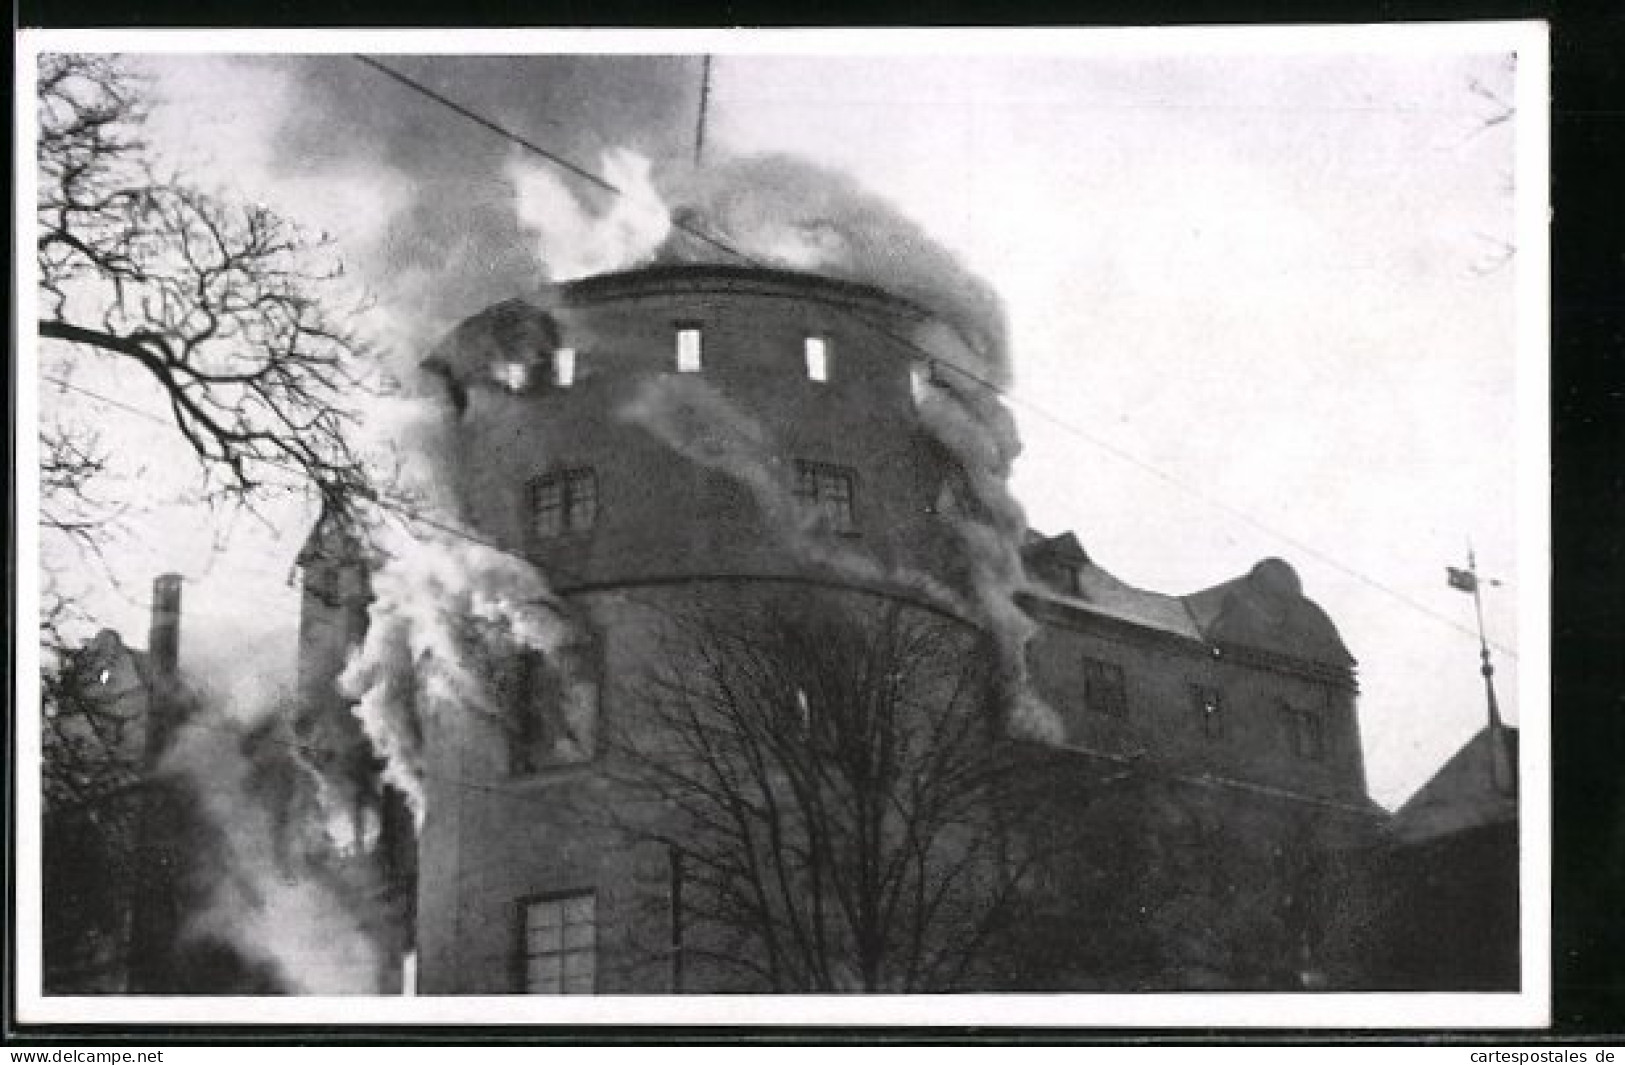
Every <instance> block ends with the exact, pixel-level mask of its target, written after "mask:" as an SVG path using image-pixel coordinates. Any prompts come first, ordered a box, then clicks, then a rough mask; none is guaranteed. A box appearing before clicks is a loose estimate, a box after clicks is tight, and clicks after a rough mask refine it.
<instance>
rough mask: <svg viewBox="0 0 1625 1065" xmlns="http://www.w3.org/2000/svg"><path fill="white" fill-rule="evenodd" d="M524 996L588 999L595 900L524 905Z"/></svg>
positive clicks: (586, 896)
mask: <svg viewBox="0 0 1625 1065" xmlns="http://www.w3.org/2000/svg"><path fill="white" fill-rule="evenodd" d="M524 914H525V927H524V937H525V938H524V943H523V944H522V947H523V949H524V963H525V969H524V974H523V987H524V992H525V994H527V995H590V994H592V993H593V991H594V987H595V984H594V980H595V978H596V961H597V959H596V956H595V955H596V952H597V946H596V941H597V928H598V923H597V899H596V898H595V897H594V896H593V893H592V892H590V891H587V892H582V893H580V894H576V895H564V896H555V897H553V898H542V899H531V900H529V901H527V902H526V903H525V904H524Z"/></svg>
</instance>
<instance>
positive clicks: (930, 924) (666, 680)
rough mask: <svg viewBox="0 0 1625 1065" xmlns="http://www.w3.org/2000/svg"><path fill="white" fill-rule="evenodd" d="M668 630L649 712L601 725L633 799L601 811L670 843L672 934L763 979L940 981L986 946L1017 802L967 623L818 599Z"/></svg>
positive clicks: (630, 829) (928, 986)
mask: <svg viewBox="0 0 1625 1065" xmlns="http://www.w3.org/2000/svg"><path fill="white" fill-rule="evenodd" d="M671 630H672V631H671V632H670V633H669V634H668V637H667V639H666V641H665V646H663V647H662V653H661V654H659V655H656V656H654V657H653V660H654V661H657V662H660V663H663V664H662V665H660V666H657V667H654V669H653V671H652V672H651V673H650V674H648V675H647V677H646V678H645V683H644V699H643V702H644V703H646V704H647V711H648V714H649V717H648V718H646V719H640V720H639V721H638V723H637V724H636V726H635V727H629V728H625V729H622V730H620V731H619V732H611V734H610V735H609V737H608V738H607V740H606V742H607V744H608V748H607V750H608V753H609V754H610V756H611V759H610V764H611V765H612V766H616V767H619V768H617V769H615V770H612V771H613V772H614V773H615V774H616V775H617V777H618V778H619V783H621V784H622V785H623V786H624V787H626V788H627V789H629V790H630V791H631V793H632V794H634V795H636V796H638V797H639V799H640V800H641V801H637V802H633V803H630V804H627V805H625V806H621V805H619V804H611V805H614V806H615V809H612V810H606V811H605V812H604V816H606V817H609V818H613V819H616V827H617V828H618V829H619V830H620V831H621V832H623V833H626V834H627V835H629V836H630V837H631V838H633V839H635V840H636V841H638V842H644V843H649V842H654V843H659V844H661V845H663V846H669V847H673V848H677V849H679V850H680V851H681V852H682V853H683V855H684V857H685V863H684V868H685V869H687V870H688V871H689V881H688V882H687V883H686V884H685V886H684V894H683V899H684V914H683V920H684V924H685V927H687V928H690V929H692V933H693V937H694V938H693V942H692V944H689V943H687V942H685V947H684V949H685V951H688V952H690V953H691V955H692V957H693V958H695V959H704V960H705V961H706V962H707V963H708V964H710V965H712V966H714V967H716V968H717V969H719V970H721V971H724V972H728V971H731V972H734V973H735V974H736V975H739V976H741V977H743V978H745V979H747V980H754V981H756V982H757V984H758V985H760V984H762V983H764V982H765V983H766V984H767V985H768V987H769V988H770V989H771V990H774V991H859V990H863V991H894V992H913V991H931V990H947V989H951V988H952V987H953V986H954V984H955V981H957V980H958V979H960V978H961V977H963V976H964V975H965V974H966V973H968V972H972V971H974V970H975V969H976V967H977V966H978V965H979V964H982V963H984V962H985V961H986V960H987V956H986V954H985V952H984V948H986V947H987V944H988V941H989V940H990V938H991V937H993V936H994V935H995V934H996V932H997V930H998V929H999V928H1000V927H1001V926H1002V925H1003V923H1004V914H1003V911H1005V910H1008V909H1009V907H1010V903H1011V901H1012V900H1013V897H1014V896H1013V894H1012V891H1011V885H1012V876H1013V875H1015V874H1018V873H1019V869H1013V868H1010V867H1007V865H1006V863H1004V862H1002V861H1001V860H1000V855H999V850H1000V848H999V847H998V846H997V845H996V840H997V838H998V837H999V834H1000V833H1001V831H1003V830H1005V829H1007V828H1008V825H1007V824H1006V823H1004V822H1002V821H1001V817H1007V816H1015V811H1016V810H1017V809H1018V807H1019V804H1018V803H1017V802H1015V801H1014V798H1013V797H1014V796H1015V795H1016V792H1017V789H1016V788H1014V786H1013V785H1014V781H1013V769H1014V763H1013V762H1011V761H1010V760H1009V759H1008V758H1007V757H1006V756H1005V754H1006V752H1005V750H1004V748H1003V747H1002V745H1001V744H999V743H998V742H996V739H995V734H994V730H993V729H992V728H991V727H990V725H991V722H993V721H995V720H997V719H998V715H997V713H996V712H995V709H994V707H993V706H992V705H991V702H990V700H991V699H992V698H993V694H992V693H993V689H994V685H993V681H992V671H991V668H990V665H989V659H988V655H987V651H986V648H985V647H984V646H983V642H982V637H981V636H980V634H978V633H977V632H975V631H974V630H972V629H970V628H968V627H966V626H962V625H960V624H959V623H957V622H953V621H950V620H947V619H943V618H940V617H937V616H936V615H932V614H928V613H926V612H924V611H920V610H917V609H912V608H906V607H902V606H898V605H895V604H888V603H884V602H881V601H879V600H874V601H868V600H860V601H854V600H850V599H848V600H841V599H837V598H827V599H826V598H820V597H814V598H813V599H811V600H810V601H809V600H807V599H801V600H798V601H797V603H796V604H795V605H794V607H793V608H791V607H788V606H773V605H769V606H764V607H763V608H762V609H761V610H759V611H742V612H739V613H734V614H730V615H728V616H722V615H719V614H718V613H716V612H714V611H712V612H707V611H699V610H697V611H695V612H694V613H692V614H691V615H683V616H679V617H678V618H677V619H676V620H675V621H674V622H673V623H672V626H671ZM628 809H632V810H637V811H640V813H639V814H637V815H635V816H627V815H625V813H624V811H625V810H628ZM618 811H619V812H618ZM647 811H663V813H660V814H658V815H650V814H648V813H647ZM967 951H970V952H971V953H972V955H973V956H967V954H966V952H967Z"/></svg>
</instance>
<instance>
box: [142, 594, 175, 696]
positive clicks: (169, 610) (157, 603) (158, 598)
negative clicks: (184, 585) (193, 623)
mask: <svg viewBox="0 0 1625 1065" xmlns="http://www.w3.org/2000/svg"><path fill="white" fill-rule="evenodd" d="M147 661H148V662H149V663H150V664H151V666H152V672H153V677H154V678H158V677H162V678H163V679H164V680H165V681H173V680H174V678H175V675H176V674H177V673H179V672H180V664H181V575H180V574H178V573H165V574H164V575H163V576H161V577H157V578H155V579H154V580H153V582H152V628H151V629H150V630H149V631H148V633H147Z"/></svg>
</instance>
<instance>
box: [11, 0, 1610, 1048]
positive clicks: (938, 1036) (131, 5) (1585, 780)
mask: <svg viewBox="0 0 1625 1065" xmlns="http://www.w3.org/2000/svg"><path fill="white" fill-rule="evenodd" d="M539 17H545V20H546V21H545V24H546V25H551V26H588V25H595V26H671V25H679V24H681V25H692V26H733V25H743V26H783V25H789V26H794V25H991V24H995V23H998V24H1008V23H1020V24H1026V25H1049V24H1053V25H1122V24H1148V23H1161V24H1210V23H1220V22H1222V23H1249V22H1263V23H1268V22H1284V23H1328V22H1399V21H1416V20H1426V21H1432V20H1446V19H1448V20H1454V19H1475V20H1476V19H1486V18H1493V19H1529V18H1539V19H1547V20H1549V21H1550V22H1551V25H1552V36H1551V43H1552V95H1553V105H1552V123H1551V131H1552V168H1553V172H1552V205H1553V211H1554V215H1553V254H1552V332H1553V348H1552V376H1551V387H1552V393H1551V404H1552V421H1553V441H1552V443H1553V461H1554V471H1553V492H1552V503H1553V513H1552V522H1553V529H1552V531H1553V554H1554V558H1553V566H1554V572H1553V589H1552V592H1553V624H1552V640H1553V646H1552V662H1553V674H1554V677H1553V703H1552V706H1553V722H1552V724H1553V751H1552V754H1553V767H1552V770H1553V825H1552V842H1553V852H1554V860H1553V870H1552V872H1553V900H1552V901H1553V929H1552V932H1553V956H1552V978H1553V1010H1552V1018H1553V1026H1552V1028H1550V1029H1543V1030H1538V1031H1528V1032H1522V1033H1517V1032H1505V1031H1486V1032H1469V1031H1450V1032H1431V1033H1418V1032H1404V1031H1395V1032H1325V1031H1316V1032H1297V1033H1294V1032H1286V1031H1277V1032H1268V1031H1256V1030H1247V1031H1234V1032H1219V1031H1206V1032H1202V1031H1183V1032H1181V1031H1164V1032H1143V1031H1142V1032H1131V1031H1127V1030H1100V1029H1095V1030H1077V1031H1064V1030H1042V1031H1040V1030H1032V1029H1027V1030H1021V1029H997V1030H995V1029H981V1030H972V1029H951V1028H950V1029H912V1030H910V1029H895V1030H877V1029H854V1030H845V1031H843V1030H839V1029H792V1028H755V1029H734V1030H724V1029H714V1028H705V1029H695V1028H687V1029H664V1030H662V1029H658V1028H642V1029H638V1028H620V1029H609V1030H606V1029H602V1028H597V1029H592V1030H590V1031H588V1030H583V1029H568V1028H553V1029H535V1028H530V1029H486V1028H481V1029H462V1030H458V1029H435V1028H411V1029H406V1028H401V1029H388V1028H381V1027H375V1028H365V1029H356V1028H350V1029H345V1028H340V1027H334V1026H328V1027H320V1028H316V1027H312V1028H301V1029H289V1028H279V1029H263V1028H262V1029H254V1028H251V1027H215V1026H210V1027H207V1028H200V1027H192V1028H186V1027H174V1026H147V1027H143V1028H140V1029H132V1028H116V1027H112V1026H102V1027H90V1028H87V1027H84V1026H75V1027H71V1028H70V1027H67V1026H31V1027H27V1028H23V1027H19V1026H18V1024H17V1021H16V987H15V983H14V981H15V975H16V967H15V963H16V958H15V955H14V953H13V952H12V950H11V944H12V942H13V937H11V936H7V937H6V942H7V944H8V947H7V959H6V960H7V972H6V974H5V979H6V992H7V993H6V1001H5V1034H6V1039H7V1041H8V1042H11V1043H32V1044H39V1045H65V1046H80V1047H83V1046H90V1045H95V1044H98V1043H102V1042H109V1043H111V1042H120V1041H126V1042H127V1041H129V1039H130V1037H131V1036H134V1038H137V1039H139V1040H141V1042H142V1043H144V1044H146V1045H152V1044H160V1045H162V1044H179V1043H191V1042H201V1043H216V1044H218V1043H226V1042H233V1041H251V1042H261V1043H293V1042H323V1043H361V1044H365V1043H377V1044H393V1045H400V1044H406V1043H413V1044H422V1043H430V1044H432V1043H454V1044H466V1043H481V1042H483V1043H501V1042H515V1041H519V1042H525V1043H535V1042H555V1041H556V1042H591V1043H593V1044H597V1045H604V1044H614V1043H651V1042H652V1043H665V1044H670V1043H676V1042H686V1043H694V1042H698V1043H716V1042H719V1041H726V1042H747V1043H782V1042H806V1041H815V1042H837V1043H839V1042H845V1043H857V1044H865V1045H869V1044H874V1043H879V1042H887V1043H903V1044H919V1043H931V1042H947V1043H956V1044H963V1043H966V1042H982V1041H988V1042H999V1043H1058V1042H1062V1043H1114V1042H1131V1041H1132V1042H1144V1041H1147V1040H1148V1039H1150V1040H1154V1041H1155V1042H1158V1043H1164V1044H1170V1043H1172V1044H1178V1043H1190V1042H1197V1043H1211V1042H1216V1041H1223V1042H1237V1041H1239V1042H1258V1043H1268V1042H1291V1043H1295V1044H1302V1043H1305V1042H1316V1043H1349V1042H1357V1043H1358V1042H1377V1043H1414V1042H1429V1043H1434V1042H1440V1041H1444V1042H1451V1043H1484V1044H1488V1045H1493V1046H1512V1045H1523V1044H1534V1043H1549V1042H1561V1043H1564V1044H1575V1043H1581V1042H1603V1043H1611V1044H1618V1043H1620V1042H1625V678H1622V672H1625V670H1622V667H1625V528H1622V523H1621V521H1620V519H1621V516H1622V512H1625V372H1622V371H1625V316H1622V314H1621V310H1622V306H1625V241H1622V240H1621V237H1622V236H1625V173H1622V168H1621V166H1620V163H1621V161H1622V156H1625V92H1622V90H1625V14H1607V13H1600V12H1595V11H1586V10H1584V9H1583V8H1582V7H1581V5H1578V4H1573V5H1571V4H1555V3H1545V4H1533V3H1521V4H1507V3H1501V4H1477V5H1467V4H1459V3H1458V4H1440V3H1433V4H1405V3H1394V2H1389V3H1364V4H1353V3H1344V4H1312V5H1305V4H1301V3H1299V4H1286V3H1274V4H1265V3H1249V4H1236V3H1208V4H1196V3H1184V4H1179V3H1160V2H1159V3H1152V2H1149V0H1142V2H1141V3H1137V4H1136V3H1104V4H1101V3H1096V4H1083V3H1078V2H1074V3H1069V4H1066V5H1060V4H1055V5H1049V6H1044V5H1039V4H1034V3H1031V2H1028V3H1023V4H1020V5H1014V6H1013V5H1012V4H1010V3H1008V2H1007V3H1004V4H1000V5H998V7H997V9H996V12H995V10H994V8H993V5H987V4H982V5H977V4H970V3H966V2H964V0H950V2H942V0H938V2H934V3H931V4H929V5H926V4H923V3H920V4H915V5H912V6H905V5H900V4H896V3H892V4H885V5H882V4H876V3H874V2H873V0H870V2H867V3H864V4H863V5H861V6H860V5H858V4H854V3H851V2H850V0H840V2H835V0H817V2H816V3H815V2H813V0H793V2H778V3H771V4H766V3H744V2H734V3H712V4H709V5H700V4H696V3H685V4H684V5H683V7H682V11H681V13H680V15H679V13H678V12H677V11H676V10H675V5H672V4H663V5H658V6H657V5H654V4H648V3H631V2H628V0H554V2H550V3H548V4H547V5H546V6H545V8H544V7H543V6H542V5H539V4H536V3H533V2H532V3H516V2H510V3H500V2H495V0H474V2H471V0H463V2H460V3H457V4H455V5H453V4H448V3H445V2H443V0H437V2H433V3H430V2H428V0H393V2H389V3H387V4H386V3H383V2H379V0H257V2H255V3H253V4H251V5H245V4H243V3H242V2H240V0H233V2H230V3H227V2H224V0H122V2H117V3H110V2H107V0H72V2H71V3H68V2H64V0H23V2H22V3H21V4H20V6H18V7H16V8H14V9H13V19H14V26H15V27H37V26H45V27H109V28H160V27H252V26H263V27H320V28H327V27H334V28H337V27H346V26H355V27H387V26H469V27H479V26H520V25H537V24H539V23H538V22H537V20H538V18H539ZM679 18H680V19H681V21H680V22H679V21H677V20H678V19H679ZM14 136H15V131H13V137H14ZM13 146H14V148H15V147H17V146H16V145H15V144H14V145H13ZM14 364H15V363H13V365H14ZM8 383H9V385H10V387H11V389H12V391H11V398H12V400H13V402H14V401H15V391H14V390H15V388H16V387H17V382H16V381H15V380H14V379H13V380H9V381H8ZM16 472H17V471H14V473H16ZM28 475H31V474H30V473H28V472H27V471H24V472H23V473H22V474H19V476H28ZM1508 475H1509V476H1510V475H1511V471H1508ZM13 483H15V481H14V482H13ZM8 530H9V531H10V532H11V533H12V536H11V545H10V546H11V551H10V553H9V554H10V559H11V561H12V562H13V564H15V561H16V556H15V550H16V544H15V526H14V525H12V526H8ZM8 606H9V607H10V608H11V609H12V610H13V612H14V611H15V602H14V601H12V600H10V599H9V598H8ZM12 617H13V619H14V618H15V613H13V615H12ZM12 631H13V632H15V631H16V630H15V627H14V626H13V628H12ZM14 691H15V686H14V685H8V692H14ZM14 709H15V708H14ZM17 720H18V718H17V715H16V714H15V713H13V714H11V715H9V718H8V721H9V725H8V731H7V739H8V746H9V744H10V741H11V740H12V739H14V731H13V730H14V728H15V723H16V722H17ZM14 751H15V747H14V746H13V747H11V748H10V750H9V751H8V755H12V754H13V753H14ZM7 777H8V778H10V777H11V774H9V773H8V774H7ZM8 792H9V789H8ZM7 797H8V800H10V799H12V796H10V795H9V793H8V796H7ZM15 827H16V826H15V804H14V802H11V801H8V818H7V829H8V840H9V841H11V842H13V843H14V841H15ZM14 860H15V850H14V847H12V846H8V848H7V871H8V874H9V873H10V871H11V863H12V862H13V861H14ZM6 882H7V885H8V894H9V893H10V892H11V891H12V887H11V885H14V884H15V882H16V881H15V877H13V876H10V875H8V876H7V878H6ZM8 902H9V903H10V905H9V907H8V914H7V918H8V921H14V920H15V914H16V907H15V899H14V898H10V899H8ZM121 1037H122V1038H121Z"/></svg>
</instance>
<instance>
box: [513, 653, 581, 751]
mask: <svg viewBox="0 0 1625 1065" xmlns="http://www.w3.org/2000/svg"><path fill="white" fill-rule="evenodd" d="M511 669H512V683H513V688H512V689H511V695H510V702H509V704H508V705H509V706H510V707H511V708H512V714H513V718H512V720H513V727H512V732H511V740H512V742H511V743H510V745H509V757H508V762H509V769H510V770H511V771H512V772H514V773H516V774H524V773H535V772H538V771H540V770H543V769H547V768H550V767H554V766H561V765H570V764H573V763H576V762H585V761H587V760H589V759H591V758H592V756H593V752H594V749H595V746H596V741H595V735H596V732H597V727H598V702H599V691H600V676H601V673H602V660H601V657H600V655H599V651H598V644H597V643H596V641H592V640H587V641H584V642H582V643H579V644H573V645H570V646H565V647H560V648H558V649H557V650H556V651H554V652H553V653H552V657H551V659H550V658H549V657H548V656H544V655H542V654H540V653H538V652H534V651H531V652H527V653H525V654H522V655H520V656H519V657H518V658H517V659H516V660H515V662H514V663H513V665H512V667H511Z"/></svg>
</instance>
